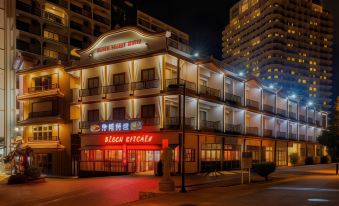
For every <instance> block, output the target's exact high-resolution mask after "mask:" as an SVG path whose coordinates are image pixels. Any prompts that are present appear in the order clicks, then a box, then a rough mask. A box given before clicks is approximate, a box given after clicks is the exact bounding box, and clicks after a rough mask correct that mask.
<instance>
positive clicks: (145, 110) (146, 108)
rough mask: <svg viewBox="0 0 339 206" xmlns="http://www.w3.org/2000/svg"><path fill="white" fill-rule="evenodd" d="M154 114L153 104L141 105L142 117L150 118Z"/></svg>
mask: <svg viewBox="0 0 339 206" xmlns="http://www.w3.org/2000/svg"><path fill="white" fill-rule="evenodd" d="M154 116H155V105H154V104H150V105H142V106H141V117H142V118H152V117H154Z"/></svg>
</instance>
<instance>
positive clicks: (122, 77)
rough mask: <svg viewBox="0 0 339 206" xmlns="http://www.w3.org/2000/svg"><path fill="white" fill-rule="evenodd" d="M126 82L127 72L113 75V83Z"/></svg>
mask: <svg viewBox="0 0 339 206" xmlns="http://www.w3.org/2000/svg"><path fill="white" fill-rule="evenodd" d="M119 84H125V73H120V74H114V75H113V85H119Z"/></svg>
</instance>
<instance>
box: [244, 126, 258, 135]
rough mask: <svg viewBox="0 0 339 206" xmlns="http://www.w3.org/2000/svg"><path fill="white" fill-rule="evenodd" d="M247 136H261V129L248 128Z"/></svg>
mask: <svg viewBox="0 0 339 206" xmlns="http://www.w3.org/2000/svg"><path fill="white" fill-rule="evenodd" d="M246 135H253V136H258V135H259V128H258V127H246Z"/></svg>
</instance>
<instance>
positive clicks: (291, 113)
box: [288, 112, 297, 120]
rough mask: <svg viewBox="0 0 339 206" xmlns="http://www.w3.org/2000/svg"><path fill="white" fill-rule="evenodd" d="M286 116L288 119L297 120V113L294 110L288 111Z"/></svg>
mask: <svg viewBox="0 0 339 206" xmlns="http://www.w3.org/2000/svg"><path fill="white" fill-rule="evenodd" d="M288 116H289V118H290V119H293V120H297V114H296V113H294V112H289V113H288Z"/></svg>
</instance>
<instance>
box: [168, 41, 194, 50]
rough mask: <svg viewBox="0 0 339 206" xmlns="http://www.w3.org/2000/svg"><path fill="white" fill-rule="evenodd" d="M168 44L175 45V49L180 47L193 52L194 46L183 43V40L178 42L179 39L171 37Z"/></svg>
mask: <svg viewBox="0 0 339 206" xmlns="http://www.w3.org/2000/svg"><path fill="white" fill-rule="evenodd" d="M167 45H168V46H170V47H173V48H175V49H178V50H180V51H183V52H185V53H191V51H192V48H191V47H190V46H188V44H183V43H181V42H178V41H177V40H173V39H171V38H169V39H168V40H167Z"/></svg>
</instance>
